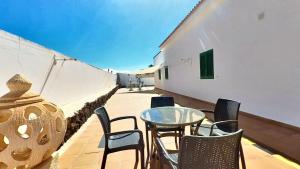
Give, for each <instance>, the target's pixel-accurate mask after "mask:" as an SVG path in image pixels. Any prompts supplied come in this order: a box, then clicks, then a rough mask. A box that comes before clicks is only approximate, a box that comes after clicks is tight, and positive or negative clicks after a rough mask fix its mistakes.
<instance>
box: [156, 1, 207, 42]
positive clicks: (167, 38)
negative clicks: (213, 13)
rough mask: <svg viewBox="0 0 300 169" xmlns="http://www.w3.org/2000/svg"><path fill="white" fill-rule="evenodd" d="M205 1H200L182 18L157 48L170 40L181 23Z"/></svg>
mask: <svg viewBox="0 0 300 169" xmlns="http://www.w3.org/2000/svg"><path fill="white" fill-rule="evenodd" d="M204 1H205V0H200V1H199V2H198V3H197V4H196V5H195V6H194V8H193V9H192V10H191V11H190V12H189V13H188V14H187V15H186V16H185V17H184V18H183V20H182V21H181V22H180V23H179V24H178V25H177V26H176V27H175V29H174V30H173V31H172V32H171V33H170V34H169V35H168V36H167V37H166V39H165V40H164V41H163V42H162V43H161V44H160V45H159V47H161V46H163V45H164V44H165V43H166V42H167V41H168V40H169V39H170V38H171V36H172V35H173V34H174V33H175V32H176V31H177V30H178V29H179V28H180V27H181V25H183V23H184V22H185V21H186V20H187V19H188V18H189V17H190V16H191V15H192V14H193V13H194V12H195V11H196V9H197V8H198V7H200V6H201V4H202V3H203V2H204Z"/></svg>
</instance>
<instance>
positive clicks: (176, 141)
mask: <svg viewBox="0 0 300 169" xmlns="http://www.w3.org/2000/svg"><path fill="white" fill-rule="evenodd" d="M178 132H179V134H180V131H178ZM175 146H176V149H178V140H177V131H175Z"/></svg>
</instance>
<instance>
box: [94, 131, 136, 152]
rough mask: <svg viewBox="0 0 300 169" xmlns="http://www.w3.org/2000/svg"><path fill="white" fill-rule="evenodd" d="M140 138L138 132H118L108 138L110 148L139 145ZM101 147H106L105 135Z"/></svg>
mask: <svg viewBox="0 0 300 169" xmlns="http://www.w3.org/2000/svg"><path fill="white" fill-rule="evenodd" d="M139 140H140V135H139V133H138V132H128V133H124V134H117V135H113V136H110V138H109V140H108V148H109V149H115V148H120V147H125V146H130V145H138V144H139ZM99 147H100V148H104V147H105V138H104V136H103V137H102V138H101V141H100V145H99Z"/></svg>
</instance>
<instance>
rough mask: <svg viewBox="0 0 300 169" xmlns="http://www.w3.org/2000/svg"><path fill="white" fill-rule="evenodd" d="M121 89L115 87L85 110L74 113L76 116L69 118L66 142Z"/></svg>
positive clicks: (85, 107) (88, 105)
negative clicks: (95, 111)
mask: <svg viewBox="0 0 300 169" xmlns="http://www.w3.org/2000/svg"><path fill="white" fill-rule="evenodd" d="M118 89H119V87H118V86H117V87H115V88H114V89H112V90H111V91H110V92H109V93H107V94H106V95H103V96H101V97H99V98H97V99H96V100H95V101H93V102H88V103H86V104H85V106H84V107H83V108H81V109H80V110H78V111H77V112H76V113H74V116H72V117H68V118H67V131H66V135H65V139H64V141H65V142H66V141H67V140H68V139H69V138H71V136H72V135H73V134H74V133H76V131H77V130H78V129H79V128H80V127H81V126H82V125H83V124H84V123H85V122H86V121H87V119H88V118H89V117H90V116H91V115H92V114H93V113H94V110H95V109H96V108H98V107H101V106H103V105H104V104H105V103H106V101H107V100H108V99H109V98H110V97H111V96H112V95H113V94H114V93H115V92H116V91H117V90H118Z"/></svg>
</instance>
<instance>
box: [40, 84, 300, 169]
mask: <svg viewBox="0 0 300 169" xmlns="http://www.w3.org/2000/svg"><path fill="white" fill-rule="evenodd" d="M152 89H153V88H152ZM152 96H158V94H155V93H154V92H152V91H151V88H147V90H146V91H145V92H137V91H134V92H129V91H128V90H127V89H119V90H118V91H117V93H116V94H115V95H113V96H112V97H111V99H110V100H109V101H108V102H107V104H106V105H105V107H106V108H107V110H108V113H109V115H110V116H111V117H117V116H123V115H135V116H136V117H137V119H138V126H139V129H141V130H142V131H144V129H145V125H144V123H143V121H142V120H140V118H139V114H140V113H141V112H142V111H143V110H145V109H147V108H149V106H150V98H151V97H152ZM130 124H132V123H131V122H130V121H127V120H125V121H123V122H115V124H114V125H113V126H112V130H113V131H120V130H126V129H132V128H133V125H130ZM187 133H188V132H187ZM102 134H103V131H102V128H101V124H100V122H99V120H98V118H97V117H96V115H93V116H91V117H90V118H89V120H88V121H87V122H86V123H85V124H84V125H83V126H82V127H81V129H80V130H79V131H78V132H77V133H76V134H75V135H73V137H72V138H71V139H70V140H69V141H68V142H67V143H66V144H65V145H64V146H63V147H62V148H61V149H60V150H59V152H58V153H57V154H56V155H54V157H53V159H51V160H52V162H51V164H47V165H46V164H44V165H41V166H39V167H37V168H43V169H44V168H59V169H100V168H101V162H102V154H103V149H100V148H98V146H99V142H100V139H101V136H102ZM144 139H145V136H144ZM164 141H165V143H166V144H167V147H169V146H172V147H173V139H172V140H164ZM242 144H243V148H244V153H245V158H246V164H247V168H248V169H293V168H299V165H297V164H296V163H293V162H290V161H288V160H286V159H285V158H283V157H281V156H278V155H272V154H270V153H268V151H266V150H264V149H262V148H260V147H258V146H257V145H255V144H254V143H253V142H251V141H249V140H247V139H243V140H242ZM145 153H146V150H145ZM134 164H135V152H134V151H123V152H118V153H113V154H109V155H108V159H107V162H106V168H107V169H132V168H134ZM137 168H140V165H139V166H138V167H137ZM151 168H155V164H154V163H152V165H151Z"/></svg>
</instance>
